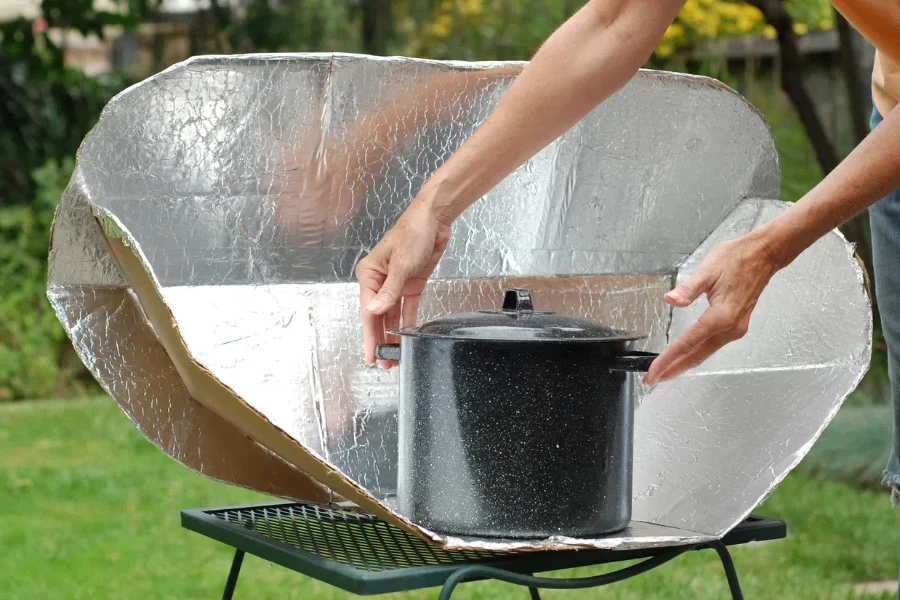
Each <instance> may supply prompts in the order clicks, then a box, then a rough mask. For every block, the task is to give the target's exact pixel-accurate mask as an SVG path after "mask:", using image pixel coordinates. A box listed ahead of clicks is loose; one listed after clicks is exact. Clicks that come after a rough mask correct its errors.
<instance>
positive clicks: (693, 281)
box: [665, 269, 711, 308]
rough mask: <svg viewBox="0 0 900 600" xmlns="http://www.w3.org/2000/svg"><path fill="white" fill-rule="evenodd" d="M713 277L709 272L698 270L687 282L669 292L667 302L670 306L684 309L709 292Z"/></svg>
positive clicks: (666, 296) (666, 297)
mask: <svg viewBox="0 0 900 600" xmlns="http://www.w3.org/2000/svg"><path fill="white" fill-rule="evenodd" d="M710 284H711V277H710V275H709V272H708V271H706V270H705V269H704V270H702V271H701V270H698V271H697V272H695V273H694V274H693V275H692V276H691V277H690V278H689V279H688V280H687V281H685V282H684V283H682V284H680V285H679V286H677V287H676V288H675V289H673V290H671V291H670V292H667V293H666V295H665V300H666V302H668V303H669V304H672V305H674V306H677V307H679V308H684V307H685V306H688V305H690V304H691V303H692V302H693V301H694V300H696V299H697V298H699V297H700V296H701V295H702V294H703V293H704V292H707V291H708V290H709V287H710Z"/></svg>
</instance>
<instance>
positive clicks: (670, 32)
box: [662, 23, 684, 42]
mask: <svg viewBox="0 0 900 600" xmlns="http://www.w3.org/2000/svg"><path fill="white" fill-rule="evenodd" d="M683 36H684V26H683V25H680V24H679V23H672V24H671V25H669V28H668V29H666V32H665V33H664V34H663V37H662V39H663V41H665V42H668V41H672V40H678V39H681V38H682V37H683Z"/></svg>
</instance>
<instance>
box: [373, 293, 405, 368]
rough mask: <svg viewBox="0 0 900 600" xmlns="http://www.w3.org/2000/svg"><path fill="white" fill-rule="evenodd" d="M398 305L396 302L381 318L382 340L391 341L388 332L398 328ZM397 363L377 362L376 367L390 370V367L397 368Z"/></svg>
mask: <svg viewBox="0 0 900 600" xmlns="http://www.w3.org/2000/svg"><path fill="white" fill-rule="evenodd" d="M400 309H401V306H400V303H399V302H398V303H397V304H395V305H394V306H392V307H391V308H390V310H388V311H387V312H386V313H385V314H384V315H383V317H382V323H383V325H382V333H383V336H382V337H383V339H384V340H386V341H389V342H390V341H393V337H392V336H391V335H390V334H389V333H388V332H389V331H393V330H396V329H399V328H400ZM397 364H398V363H397V361H395V360H379V361H378V365H379V366H380V367H381V368H382V369H390V368H392V367H395V366H397Z"/></svg>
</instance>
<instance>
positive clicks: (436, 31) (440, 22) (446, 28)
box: [429, 14, 453, 40]
mask: <svg viewBox="0 0 900 600" xmlns="http://www.w3.org/2000/svg"><path fill="white" fill-rule="evenodd" d="M452 26H453V17H451V16H450V15H448V14H443V15H440V16H438V18H437V19H435V20H434V23H432V24H431V27H430V28H429V29H430V32H431V35H433V36H434V37H436V38H438V39H441V40H442V39H445V38H447V37H449V36H450V28H451V27H452Z"/></svg>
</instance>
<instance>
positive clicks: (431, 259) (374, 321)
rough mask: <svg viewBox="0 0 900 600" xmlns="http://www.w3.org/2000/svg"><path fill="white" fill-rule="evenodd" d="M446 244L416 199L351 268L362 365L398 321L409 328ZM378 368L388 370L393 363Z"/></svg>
mask: <svg viewBox="0 0 900 600" xmlns="http://www.w3.org/2000/svg"><path fill="white" fill-rule="evenodd" d="M449 241H450V223H447V222H444V221H443V220H441V219H440V218H438V216H437V215H436V214H435V212H434V210H433V209H432V208H431V206H429V205H428V204H427V203H426V202H424V201H420V200H419V198H417V199H416V200H414V201H413V203H412V204H411V205H410V206H409V208H407V209H406V211H405V212H404V213H403V214H402V215H401V216H400V218H399V219H398V220H397V223H396V224H395V225H394V227H393V228H391V230H390V231H388V232H387V233H386V234H385V236H384V237H383V238H382V239H381V241H380V242H378V244H377V245H376V246H375V247H374V248H373V249H372V251H371V252H370V253H369V254H368V256H366V257H365V258H364V259H362V260H361V261H359V264H357V265H356V279H357V281H358V282H359V300H360V308H361V309H362V322H363V347H364V349H365V361H366V364H369V365H370V364H372V363H374V362H375V348H376V346H378V345H379V344H383V343H384V342H385V337H386V335H387V331H389V330H392V329H399V328H400V323H401V317H402V321H403V327H410V326H412V325H415V322H416V313H417V312H418V310H419V300H420V299H421V297H422V290H423V289H425V283H426V282H427V281H428V277H429V276H430V275H431V273H432V272H433V271H434V268H435V267H436V266H437V263H438V261H439V260H440V258H441V255H442V254H443V253H444V250H445V249H446V248H447V243H448V242H449ZM379 364H380V365H381V366H382V367H384V368H388V369H389V368H391V367H393V366H395V365H396V361H379Z"/></svg>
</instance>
